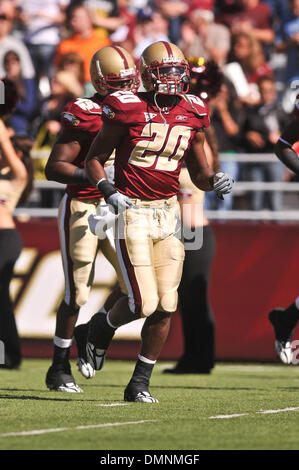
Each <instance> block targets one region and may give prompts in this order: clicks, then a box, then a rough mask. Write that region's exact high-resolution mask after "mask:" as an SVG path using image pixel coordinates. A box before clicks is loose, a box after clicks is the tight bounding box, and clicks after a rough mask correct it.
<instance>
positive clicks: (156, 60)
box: [139, 41, 190, 95]
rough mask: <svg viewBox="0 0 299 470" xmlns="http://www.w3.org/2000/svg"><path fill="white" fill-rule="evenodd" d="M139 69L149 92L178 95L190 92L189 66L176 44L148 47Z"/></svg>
mask: <svg viewBox="0 0 299 470" xmlns="http://www.w3.org/2000/svg"><path fill="white" fill-rule="evenodd" d="M139 69H140V76H141V80H142V83H143V86H144V88H145V89H146V90H147V91H152V90H153V91H155V92H157V93H162V94H166V95H177V94H184V93H187V92H188V90H189V82H190V72H189V64H188V61H187V59H186V58H185V57H184V54H183V53H182V51H181V50H180V49H179V48H178V47H177V46H176V45H175V44H172V43H170V42H166V41H158V42H154V43H153V44H151V45H150V46H148V47H147V48H146V49H145V50H144V51H143V53H142V54H141V57H140V62H139Z"/></svg>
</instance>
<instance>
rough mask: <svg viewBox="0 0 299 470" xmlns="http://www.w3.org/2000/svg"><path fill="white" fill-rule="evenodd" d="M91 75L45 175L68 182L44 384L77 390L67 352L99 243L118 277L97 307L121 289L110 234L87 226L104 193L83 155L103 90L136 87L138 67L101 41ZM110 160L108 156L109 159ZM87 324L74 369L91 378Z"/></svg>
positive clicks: (65, 119) (66, 117) (79, 335)
mask: <svg viewBox="0 0 299 470" xmlns="http://www.w3.org/2000/svg"><path fill="white" fill-rule="evenodd" d="M90 75H91V79H92V83H93V86H94V88H95V90H96V93H95V94H94V95H93V96H92V97H91V98H88V99H87V98H77V99H74V100H72V101H70V102H69V103H68V104H67V105H66V107H65V109H64V111H63V113H62V119H61V122H62V128H63V130H62V132H61V134H60V135H59V137H58V139H57V141H56V143H55V145H54V147H53V149H52V151H51V154H50V157H49V160H48V162H47V165H46V169H45V173H46V177H47V179H48V180H54V181H58V182H60V183H65V184H66V185H67V186H66V191H65V194H64V196H63V198H62V201H61V203H60V207H59V215H58V226H59V235H60V245H61V253H62V262H63V269H64V277H65V292H64V298H63V301H62V302H61V304H60V306H59V308H58V312H57V319H56V330H55V336H54V356H53V363H52V365H51V367H50V368H49V370H48V372H47V376H46V385H47V387H48V388H49V389H53V390H58V391H65V392H81V391H82V390H81V389H80V387H79V386H78V385H77V384H76V383H75V380H74V377H73V376H72V373H71V367H70V363H69V352H70V347H71V344H72V338H73V334H74V328H75V324H76V322H77V319H78V315H79V310H80V308H81V307H82V306H83V305H84V304H85V303H86V302H87V300H88V297H89V293H90V289H91V286H92V282H93V276H94V262H95V258H96V254H97V251H98V244H100V248H101V250H102V252H103V254H104V255H105V256H106V258H107V259H108V261H110V263H111V264H112V265H113V267H114V268H115V270H116V273H117V277H118V280H119V288H117V289H116V290H115V291H114V292H112V294H111V295H110V296H109V297H108V299H107V301H106V303H105V305H104V308H103V309H102V311H105V308H110V307H111V306H112V305H113V303H114V302H115V301H116V300H117V299H118V298H119V297H121V296H122V295H123V294H125V293H126V287H125V284H124V282H123V278H122V274H121V270H120V268H119V264H118V260H117V256H116V252H115V248H114V241H113V238H112V240H111V239H110V238H109V237H108V236H106V237H105V238H102V240H101V241H100V243H99V240H98V238H97V237H96V236H95V235H94V234H93V233H92V232H91V231H90V229H89V225H88V221H87V220H88V217H89V215H90V214H91V213H93V212H94V211H95V210H96V209H95V208H96V207H97V206H98V205H99V203H100V201H103V196H102V194H101V192H100V191H99V190H98V188H95V187H93V186H91V184H90V182H89V180H88V178H87V177H86V174H85V170H84V160H85V158H86V155H87V152H88V150H89V147H90V145H91V143H92V141H93V139H94V137H95V136H96V134H97V132H98V131H99V129H100V128H101V125H102V107H103V100H104V98H105V96H106V95H108V94H109V93H112V92H115V91H117V90H126V89H128V90H134V91H135V90H136V89H137V87H138V84H139V80H138V72H137V70H136V67H135V64H134V61H133V59H132V57H131V55H130V54H129V53H128V52H127V51H126V50H125V49H123V48H121V47H118V46H106V47H104V48H102V49H100V50H98V51H97V52H96V53H95V54H94V56H93V58H92V61H91V65H90ZM110 163H111V162H110V161H109V162H107V164H108V165H109V164H110ZM112 163H113V162H112ZM110 168H111V167H110ZM87 329H88V325H82V326H81V325H79V326H78V327H77V329H76V332H75V339H76V342H77V346H78V355H79V358H78V367H79V370H80V372H81V373H82V374H83V375H84V376H85V377H86V378H90V377H92V376H93V375H94V371H93V369H92V368H91V366H90V365H89V364H88V363H87V361H86V359H85V350H86V347H85V343H84V337H85V336H87Z"/></svg>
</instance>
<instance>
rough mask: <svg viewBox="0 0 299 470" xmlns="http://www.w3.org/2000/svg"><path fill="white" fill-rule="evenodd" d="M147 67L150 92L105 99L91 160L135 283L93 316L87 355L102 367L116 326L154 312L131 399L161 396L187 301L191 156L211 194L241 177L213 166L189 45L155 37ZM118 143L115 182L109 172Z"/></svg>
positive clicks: (144, 75) (143, 69)
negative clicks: (185, 211) (153, 385)
mask: <svg viewBox="0 0 299 470" xmlns="http://www.w3.org/2000/svg"><path fill="white" fill-rule="evenodd" d="M140 73H141V79H142V82H143V85H144V88H145V90H146V92H143V93H140V92H139V93H137V94H133V93H132V92H127V91H118V92H116V93H113V94H112V95H110V96H108V97H107V98H106V99H105V106H104V108H103V126H102V128H101V131H100V132H99V133H98V135H97V137H96V138H95V140H94V141H93V144H92V146H91V148H90V151H89V153H88V156H87V159H86V167H85V168H86V172H87V175H88V177H89V179H90V181H91V182H92V183H93V185H94V186H95V187H97V188H98V189H99V190H100V191H101V192H102V194H103V195H104V198H105V200H106V202H107V204H110V205H111V206H112V208H113V209H114V210H115V211H116V213H117V214H119V215H118V219H117V225H116V230H117V234H116V250H117V254H118V258H119V262H120V265H121V268H122V272H123V276H124V279H125V282H126V286H127V290H128V296H126V297H123V298H121V299H120V300H118V301H117V302H116V304H115V305H114V306H113V307H112V309H111V310H109V312H108V314H107V316H106V315H103V314H102V313H97V314H95V315H94V316H93V317H92V319H91V321H90V326H89V333H88V343H87V358H88V361H89V362H90V363H91V365H92V366H93V367H94V368H95V369H97V370H99V369H100V368H101V367H102V365H103V360H104V357H105V353H106V350H107V348H108V346H109V344H110V341H111V339H112V337H113V335H114V332H115V329H116V328H117V327H119V326H120V325H123V324H125V323H128V322H130V321H132V320H134V319H136V318H139V317H145V318H146V319H145V322H144V325H143V328H142V331H141V339H142V342H141V350H140V354H139V356H138V360H137V363H136V366H135V369H134V372H133V375H132V378H131V380H130V382H129V384H128V385H127V387H126V389H125V392H124V399H125V401H133V402H156V401H157V400H156V399H155V398H154V397H152V396H151V394H150V392H149V382H150V377H151V373H152V370H153V367H154V364H155V362H156V360H157V358H158V356H159V354H160V351H161V349H162V347H163V344H164V342H165V340H166V337H167V334H168V330H169V326H170V318H171V313H173V312H175V311H176V308H177V297H178V294H177V288H178V285H179V283H180V279H181V274H182V266H183V261H184V245H183V243H182V241H181V240H180V239H179V238H178V237H177V236H176V231H177V229H178V222H179V218H180V208H179V205H178V202H177V193H178V189H179V184H178V179H179V173H180V169H181V165H182V161H183V159H184V158H185V160H186V164H187V167H188V170H189V173H190V175H191V178H192V181H193V183H194V184H195V185H196V186H197V187H199V188H200V189H203V190H204V191H209V190H213V189H214V190H215V191H217V192H218V193H219V194H227V193H229V192H230V191H231V189H232V179H231V178H230V177H229V176H228V175H226V174H223V173H220V174H218V175H215V174H214V172H213V170H212V169H211V168H209V166H208V163H207V160H206V156H205V153H204V150H203V143H204V133H203V131H204V129H205V127H207V126H208V125H209V117H208V109H207V107H206V105H205V104H204V103H203V102H202V101H201V100H200V99H199V98H198V97H196V96H193V95H189V96H188V97H187V95H186V92H187V91H188V84H189V80H190V78H189V66H188V62H187V60H186V59H185V57H184V55H183V54H182V52H181V51H180V49H179V48H178V47H177V46H175V45H174V44H171V43H168V42H164V41H159V42H156V43H154V44H151V45H150V46H149V47H147V48H146V49H145V51H144V52H143V53H142V55H141V58H140ZM191 143H192V148H191ZM114 149H116V154H115V186H113V185H112V184H110V183H109V182H108V181H107V179H106V174H105V170H104V164H105V162H106V161H107V159H108V158H109V155H110V154H111V152H112V151H113V150H114ZM215 176H216V178H215Z"/></svg>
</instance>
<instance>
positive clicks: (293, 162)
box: [269, 95, 299, 364]
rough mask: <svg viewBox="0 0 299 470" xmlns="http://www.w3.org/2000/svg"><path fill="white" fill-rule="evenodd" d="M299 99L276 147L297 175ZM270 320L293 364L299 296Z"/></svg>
mask: <svg viewBox="0 0 299 470" xmlns="http://www.w3.org/2000/svg"><path fill="white" fill-rule="evenodd" d="M298 99H299V95H298V96H297V99H296V105H295V109H294V111H293V119H292V120H291V122H290V123H289V125H288V126H287V127H286V129H285V130H284V131H283V132H282V134H281V136H280V137H279V139H278V141H277V143H276V144H275V147H274V152H275V153H276V155H277V156H278V158H279V159H280V160H281V161H282V163H284V164H285V165H286V166H287V167H288V168H289V169H290V170H291V171H293V172H294V173H295V174H296V175H297V176H298V175H299V158H298V155H297V153H296V151H295V150H294V149H293V145H294V143H295V142H297V141H298V139H299V101H298ZM269 320H270V322H271V323H272V325H273V327H274V333H275V350H276V353H277V355H278V357H279V358H280V360H281V361H282V362H284V363H285V364H291V362H292V358H293V354H292V347H291V341H292V337H293V333H294V329H295V327H296V325H297V323H298V320H299V297H297V298H296V300H295V301H294V302H293V303H292V304H291V305H290V306H289V307H288V308H286V309H283V308H280V307H279V308H275V309H273V310H271V312H270V313H269Z"/></svg>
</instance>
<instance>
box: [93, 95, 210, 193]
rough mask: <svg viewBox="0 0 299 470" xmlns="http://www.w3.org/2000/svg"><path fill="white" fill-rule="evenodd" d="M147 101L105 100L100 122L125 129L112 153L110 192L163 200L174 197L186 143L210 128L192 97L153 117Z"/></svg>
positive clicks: (204, 112) (130, 98) (204, 111)
mask: <svg viewBox="0 0 299 470" xmlns="http://www.w3.org/2000/svg"><path fill="white" fill-rule="evenodd" d="M147 96H148V95H147V94H146V93H137V94H133V93H132V92H130V91H117V92H115V93H112V94H111V95H109V96H107V97H106V98H105V101H104V104H103V107H102V112H103V115H102V118H103V121H108V122H109V123H111V124H115V125H116V126H125V127H126V128H127V134H126V136H125V137H124V139H122V141H121V143H120V144H119V145H118V147H117V148H116V153H115V186H116V188H117V189H118V190H119V191H120V192H121V193H123V194H126V195H127V196H129V197H137V198H140V199H146V200H153V199H164V198H169V197H171V196H174V195H175V194H177V193H178V191H179V174H180V170H181V166H182V162H183V160H184V158H185V156H186V155H187V153H188V150H189V149H190V145H191V143H192V140H193V139H194V137H195V134H196V132H197V131H198V130H200V129H203V128H205V127H207V126H209V124H210V121H209V116H208V108H207V105H206V104H205V103H203V101H202V100H201V99H200V98H198V97H197V96H194V95H187V97H180V98H179V99H178V103H177V104H176V105H175V106H174V107H172V108H162V109H161V110H160V111H159V109H158V108H157V106H156V105H155V104H152V103H150V102H149V101H147Z"/></svg>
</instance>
